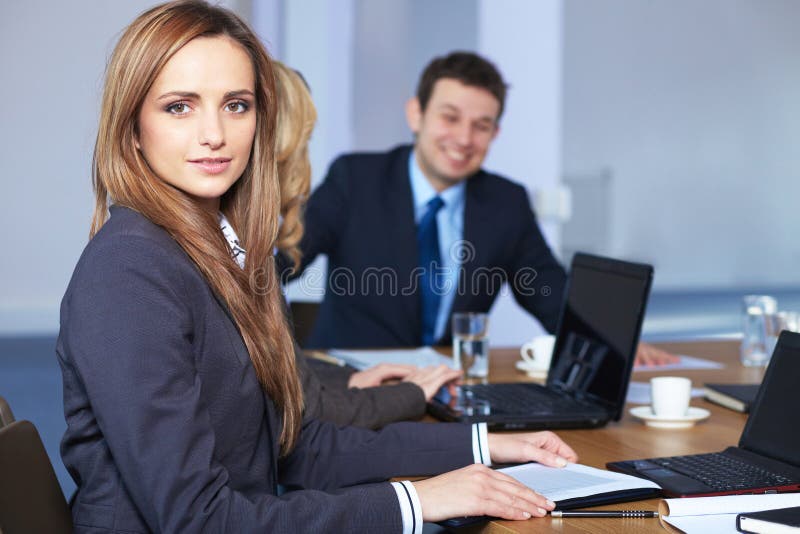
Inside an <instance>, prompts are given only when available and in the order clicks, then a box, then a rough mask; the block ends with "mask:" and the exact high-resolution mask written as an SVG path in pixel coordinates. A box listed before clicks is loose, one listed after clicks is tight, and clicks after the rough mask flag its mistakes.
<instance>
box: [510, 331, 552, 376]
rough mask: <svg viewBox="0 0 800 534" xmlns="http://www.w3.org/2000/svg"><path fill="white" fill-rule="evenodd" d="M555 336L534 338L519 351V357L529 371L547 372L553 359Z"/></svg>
mask: <svg viewBox="0 0 800 534" xmlns="http://www.w3.org/2000/svg"><path fill="white" fill-rule="evenodd" d="M555 344H556V336H536V337H535V338H533V339H532V340H530V341H528V342H527V343H525V344H524V345H522V347H521V348H520V349H519V355H520V356H522V360H523V361H524V362H525V367H526V368H527V369H528V370H530V371H547V370H548V369H549V368H550V360H551V359H552V358H553V347H554V346H555Z"/></svg>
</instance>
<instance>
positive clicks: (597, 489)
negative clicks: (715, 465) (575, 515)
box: [499, 464, 659, 501]
mask: <svg viewBox="0 0 800 534" xmlns="http://www.w3.org/2000/svg"><path fill="white" fill-rule="evenodd" d="M499 471H501V472H503V473H506V474H508V475H510V476H512V477H514V478H516V479H517V480H519V481H520V482H522V483H523V484H525V485H526V486H528V487H530V488H533V489H535V490H536V491H537V492H539V493H541V494H542V495H544V496H545V497H547V498H548V499H550V500H552V501H561V500H564V499H572V498H575V497H587V496H589V495H597V494H598V493H607V492H609V491H620V490H626V489H637V488H658V487H659V486H658V484H656V483H654V482H651V481H649V480H644V479H642V478H637V477H632V476H630V475H625V474H623V473H613V472H611V471H604V470H602V469H596V468H594V467H589V466H587V465H581V464H568V465H567V467H565V468H563V469H559V468H557V467H547V466H544V465H541V464H524V465H515V466H514V467H506V468H504V469H499Z"/></svg>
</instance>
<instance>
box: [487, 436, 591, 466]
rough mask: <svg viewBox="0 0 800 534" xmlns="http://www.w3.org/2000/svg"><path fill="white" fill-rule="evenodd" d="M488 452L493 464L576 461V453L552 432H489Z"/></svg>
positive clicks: (548, 463) (559, 463) (558, 464)
mask: <svg viewBox="0 0 800 534" xmlns="http://www.w3.org/2000/svg"><path fill="white" fill-rule="evenodd" d="M489 454H491V456H492V463H493V464H505V463H520V462H539V463H540V464H542V465H548V466H550V467H564V466H566V465H567V462H576V461H578V455H577V454H575V451H573V450H572V448H571V447H570V446H569V445H567V444H566V443H564V441H562V439H561V438H559V437H558V436H557V435H555V434H553V433H552V432H526V433H523V434H494V433H490V434H489Z"/></svg>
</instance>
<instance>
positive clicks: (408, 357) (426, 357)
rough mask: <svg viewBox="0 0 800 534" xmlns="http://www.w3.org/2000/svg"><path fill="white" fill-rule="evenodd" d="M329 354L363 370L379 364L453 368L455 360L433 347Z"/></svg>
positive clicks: (338, 350) (334, 352)
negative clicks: (441, 365) (442, 365)
mask: <svg viewBox="0 0 800 534" xmlns="http://www.w3.org/2000/svg"><path fill="white" fill-rule="evenodd" d="M328 354H330V355H331V356H333V357H335V358H339V359H341V360H344V361H345V362H346V363H347V364H348V365H351V366H353V367H355V368H356V369H359V370H363V369H366V368H368V367H372V366H373V365H377V364H379V363H398V364H405V365H416V366H419V367H427V366H429V365H440V364H444V365H446V366H448V367H453V359H452V358H448V357H447V356H442V355H441V354H439V353H438V352H436V351H435V350H433V349H432V348H431V347H419V348H416V349H407V350H340V349H332V350H330V351H328Z"/></svg>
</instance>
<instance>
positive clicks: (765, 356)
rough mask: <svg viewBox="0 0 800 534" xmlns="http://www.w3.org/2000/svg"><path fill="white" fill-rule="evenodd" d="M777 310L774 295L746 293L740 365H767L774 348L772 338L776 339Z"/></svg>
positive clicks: (743, 306) (743, 307)
mask: <svg viewBox="0 0 800 534" xmlns="http://www.w3.org/2000/svg"><path fill="white" fill-rule="evenodd" d="M777 312H778V303H777V301H776V300H775V298H774V297H770V296H769V295H746V296H745V297H744V299H743V301H742V318H743V324H742V346H741V352H740V356H741V361H742V365H745V366H747V367H758V366H763V365H767V363H768V362H769V358H770V356H771V355H772V349H773V348H774V339H777V333H775V328H776V323H777V319H778V317H777ZM778 332H780V331H778ZM773 338H774V339H773ZM770 345H772V346H770Z"/></svg>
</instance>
